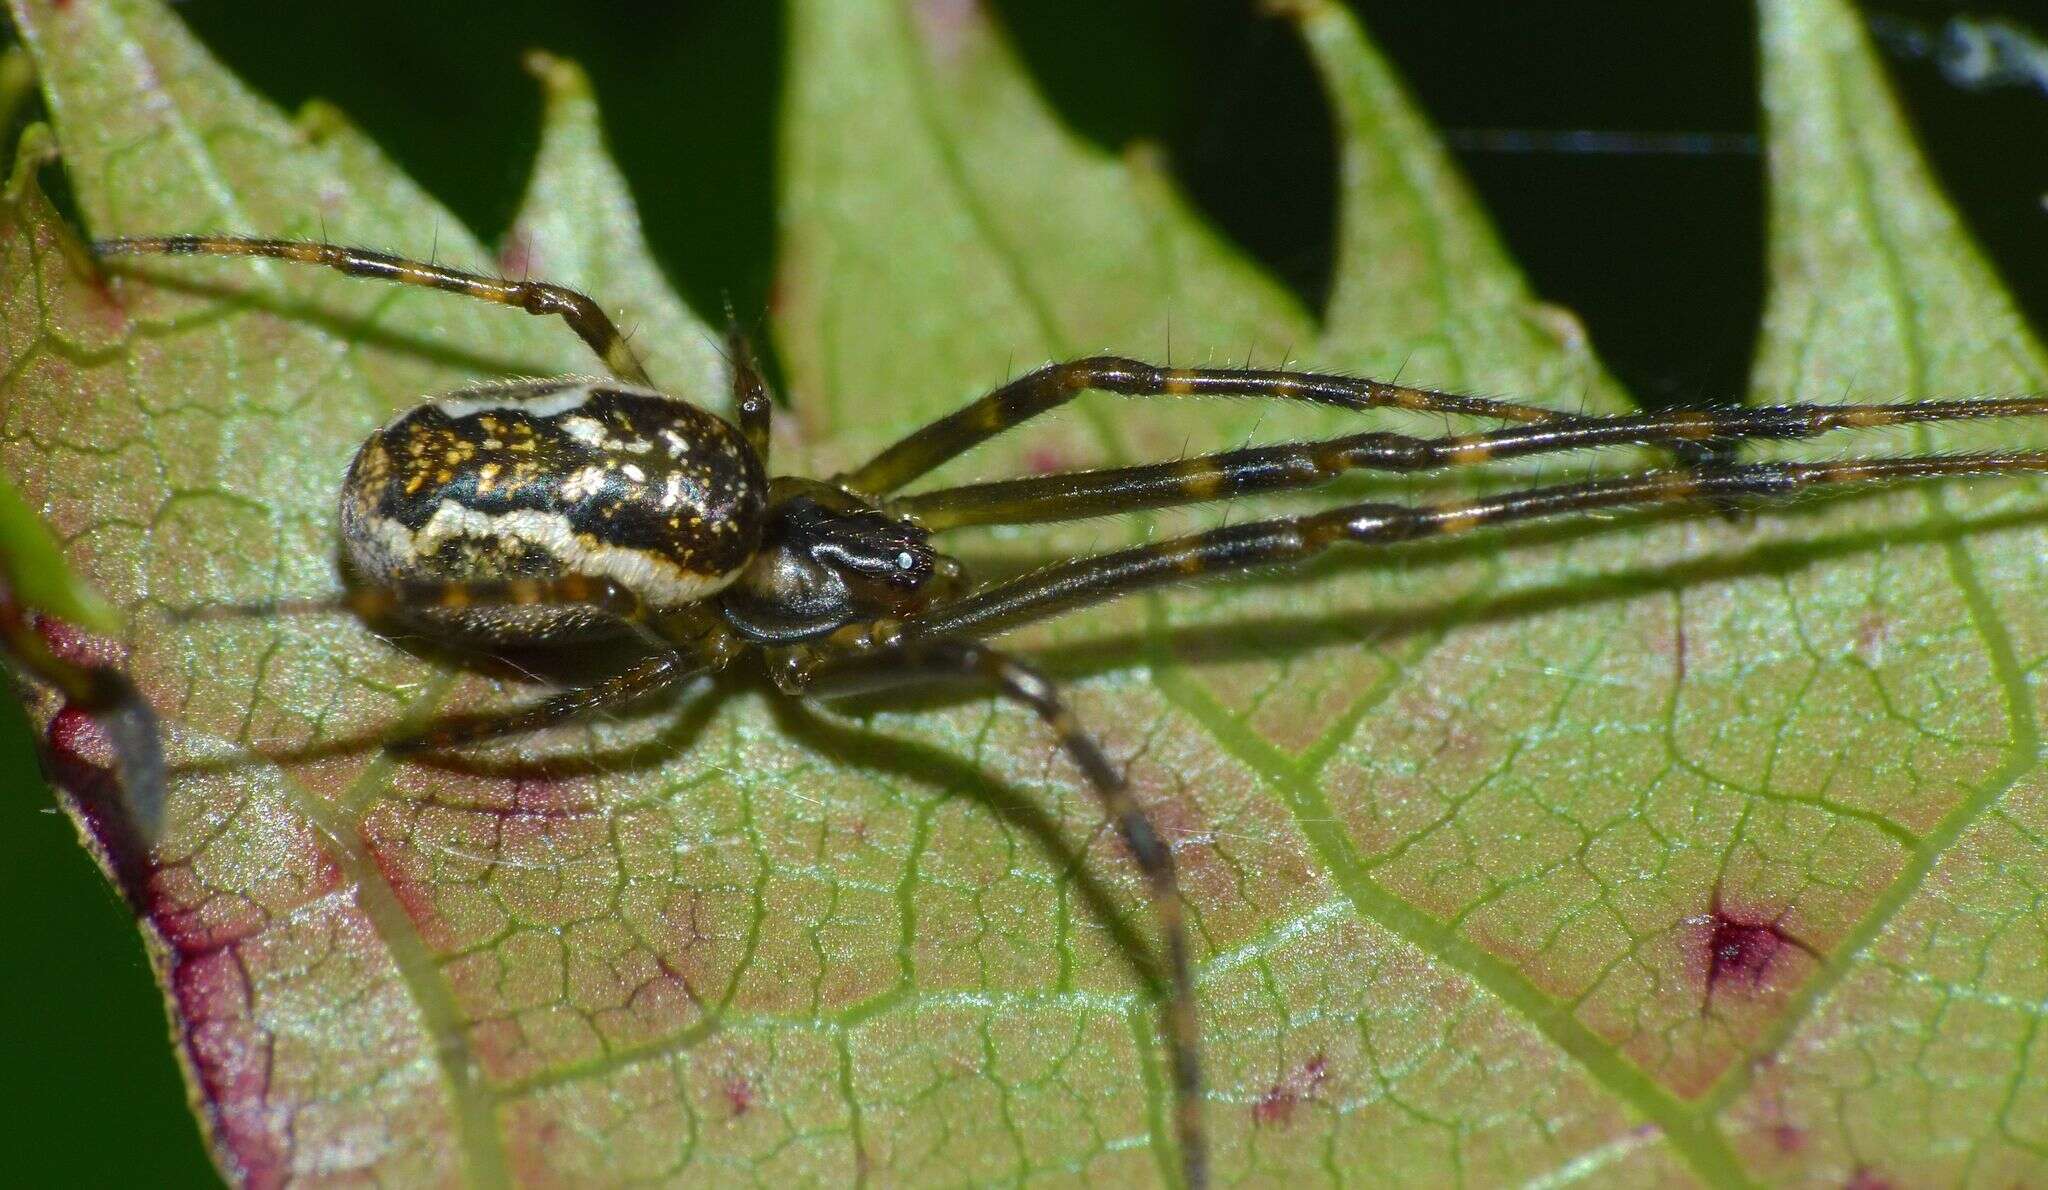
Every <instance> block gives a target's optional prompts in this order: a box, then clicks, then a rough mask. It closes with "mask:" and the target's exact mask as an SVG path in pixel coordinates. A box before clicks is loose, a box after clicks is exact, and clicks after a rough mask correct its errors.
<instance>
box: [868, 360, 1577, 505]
mask: <svg viewBox="0 0 2048 1190" xmlns="http://www.w3.org/2000/svg"><path fill="white" fill-rule="evenodd" d="M1091 389H1092V390H1096V391H1100V392H1108V393H1116V394H1119V395H1121V396H1127V397H1194V396H1215V397H1271V398H1274V399H1277V400H1283V401H1296V402H1300V403H1303V404H1308V405H1324V406H1332V407H1336V408H1340V409H1414V410H1420V411H1423V412H1430V413H1460V414H1465V415H1467V416H1471V417H1485V418H1493V419H1495V420H1498V421H1510V422H1541V421H1548V420H1551V419H1553V418H1557V417H1562V416H1565V415H1564V414H1562V413H1559V412H1558V411H1557V410H1554V409H1543V408H1539V407H1537V406H1535V405H1520V404H1516V403H1514V402H1512V401H1496V400H1492V399H1490V398H1487V397H1471V396H1464V395H1461V394H1458V393H1445V392H1437V391H1435V390H1433V389H1426V388H1410V387H1409V386H1407V385H1404V384H1392V383H1389V382H1387V381H1384V380H1368V379H1365V378H1362V377H1356V376H1340V375H1335V374H1332V373H1327V372H1286V371H1275V370H1268V369H1258V368H1162V367H1160V366H1158V365H1157V364H1148V363H1144V362H1141V361H1139V360H1134V359H1124V358H1122V357H1120V356H1112V355H1104V356H1095V357H1092V358H1089V359H1078V360H1071V361H1069V362H1067V363H1061V364H1047V365H1046V366H1045V367H1043V368H1040V369H1038V370H1037V371H1035V372H1030V373H1027V374H1026V375H1023V376H1020V377H1018V378H1017V379H1015V380H1012V381H1011V382H1009V383H1008V384H1005V385H1003V386H1002V387H1001V388H999V389H996V390H995V391H994V392H992V393H990V394H988V395H987V396H985V397H982V398H981V399H980V400H977V401H973V402H971V403H969V404H967V405H965V406H963V407H961V408H960V409H959V410H957V411H955V412H953V413H950V414H947V415H946V416H945V417H942V418H939V419H938V420H937V421H934V422H932V423H930V424H928V425H926V426H924V427H923V428H922V429H919V430H916V431H914V432H912V433H911V434H910V435H909V436H907V437H905V438H903V439H901V440H900V441H898V442H897V443H895V445H893V446H890V447H887V448H885V449H884V450H883V451H882V453H880V454H878V455H876V456H875V457H874V458H872V459H869V460H868V461H867V462H866V463H863V464H862V465H860V466H859V467H856V468H854V469H853V470H851V471H848V472H845V473H843V474H841V475H839V476H836V477H835V478H834V480H833V482H835V483H837V484H839V485H841V486H842V487H845V488H847V489H848V490H850V491H855V492H859V493H861V494H863V495H866V496H870V497H880V496H886V495H888V494H889V493H890V492H893V491H895V490H896V489H898V488H900V487H902V486H903V485H904V484H907V483H909V482H910V481H911V480H913V479H916V478H917V477H918V476H920V475H923V474H925V473H926V472H928V471H930V470H931V469H932V468H934V467H937V466H938V465H939V464H941V463H944V462H946V461H947V460H949V459H952V458H954V457H956V456H958V455H961V454H964V453H966V452H967V451H969V450H971V449H973V448H974V447H976V446H979V445H981V444H982V443H983V442H986V441H988V440H989V439H990V438H993V437H995V436H996V435H998V434H1001V433H1003V432H1004V431H1006V430H1010V429H1014V428H1015V427H1017V426H1019V425H1022V424H1023V423H1024V422H1027V421H1029V420H1031V419H1032V418H1034V417H1037V416H1038V415H1039V414H1041V413H1045V412H1047V411H1049V410H1053V409H1057V408H1059V407H1060V406H1061V405H1064V404H1066V403H1067V402H1068V401H1071V400H1073V399H1074V398H1075V397H1077V396H1079V395H1081V394H1082V393H1084V392H1088V391H1090V390H1091Z"/></svg>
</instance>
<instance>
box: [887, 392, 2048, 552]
mask: <svg viewBox="0 0 2048 1190" xmlns="http://www.w3.org/2000/svg"><path fill="white" fill-rule="evenodd" d="M2042 415H2048V398H2043V397H2011V398H2003V399H1998V400H1977V401H1915V402H1908V403H1902V404H1894V405H1775V406H1762V407H1756V408H1727V409H1678V410H1666V411H1664V412H1660V413H1642V414H1634V415H1629V416H1622V417H1564V418H1559V419H1557V420H1555V421H1548V422H1537V423H1534V424H1530V425H1516V426H1507V427H1504V428H1501V429H1497V430H1489V431H1486V432H1483V433H1475V434H1456V435H1446V436H1444V437H1441V438H1417V437H1411V436H1409V435H1405V434H1393V433H1381V432H1372V433H1364V434H1352V435H1349V436H1346V437H1343V438H1331V439H1326V440H1323V441H1319V442H1291V443H1282V444H1278V445H1274V446H1261V447H1253V448H1250V449H1246V450H1233V451H1225V452H1222V453H1219V454H1211V455H1199V456H1196V457H1194V458H1188V459H1181V460H1177V461H1175V462H1171V463H1152V464H1148V465H1144V466H1136V467H1117V468H1111V469H1107V470H1101V471H1076V472H1068V473H1064V474H1057V475H1038V476H1031V477H1029V478H1024V479H1007V480H999V481H996V482H993V483H976V484H966V485H963V486H961V487H954V488H941V489H939V490H937V491H932V492H920V493H918V494H916V495H912V496H900V497H897V498H896V499H893V500H890V501H888V502H887V503H886V504H885V505H884V507H885V508H886V509H887V510H888V511H889V512H891V513H894V514H896V515H898V516H903V517H908V518H909V519H910V520H912V521H915V522H916V523H918V524H920V525H922V526H924V527H925V528H926V529H929V530H932V531H934V532H936V531H938V530H941V529H951V528H955V527H958V526H961V525H990V524H995V525H1018V524H1031V523H1036V522H1041V521H1069V520H1081V519H1085V518H1087V517H1095V516H1107V515H1111V514H1114V513H1121V512H1134V511H1137V510H1140V509H1147V508H1164V507H1169V506H1172V505H1178V504H1201V503H1206V502H1208V501H1212V500H1227V499H1230V498H1232V497H1234V496H1242V495H1246V494H1249V493H1253V492H1272V491H1282V490H1286V489H1291V488H1303V487H1311V486H1314V485H1316V484H1321V483H1325V482H1327V481H1329V480H1331V479H1333V478H1335V477H1336V476H1338V475H1341V474H1343V473H1345V472H1347V471H1354V470H1369V471H1391V472H1413V471H1429V470H1435V469H1437V468H1442V467H1463V466H1471V465H1475V464H1479V463H1485V462H1491V461H1494V460H1498V459H1513V458H1525V457H1527V456H1530V455H1543V454H1553V453H1557V452H1561V451H1570V450H1585V449H1588V448H1592V447H1601V446H1614V445H1619V444H1623V443H1635V444H1639V445H1646V446H1669V447H1675V448H1692V449H1693V450H1694V451H1695V452H1696V454H1697V457H1696V458H1693V459H1687V460H1686V461H1687V462H1688V463H1689V464H1691V465H1692V467H1693V468H1694V469H1697V470H1700V471H1702V472H1704V473H1707V474H1714V473H1717V472H1720V471H1725V470H1726V469H1727V468H1728V466H1729V465H1730V464H1731V463H1732V462H1733V460H1732V459H1730V458H1725V457H1716V451H1722V450H1724V448H1728V447H1732V446H1734V445H1736V444H1738V443H1741V442H1745V441H1751V440H1757V439H1774V440H1775V439H1795V438H1814V437H1818V436H1820V435H1822V434H1826V433H1829V432H1832V431H1835V430H1843V429H1871V428H1875V427H1879V426H1897V425H1907V424H1911V423H1918V422H1938V421H1963V420H1971V419H1985V418H2008V417H2039V416H2042Z"/></svg>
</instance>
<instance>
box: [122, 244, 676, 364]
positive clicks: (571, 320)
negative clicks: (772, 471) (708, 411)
mask: <svg viewBox="0 0 2048 1190" xmlns="http://www.w3.org/2000/svg"><path fill="white" fill-rule="evenodd" d="M92 249H93V251H94V252H95V253H97V254H99V255H101V256H140V255H152V256H267V257H270V258H272V259H275V260H290V261H297V262H299V263H301V264H316V265H324V266H325V267H327V268H331V269H335V270H338V271H340V272H343V273H347V274H348V275H349V276H351V277H374V278H376V279H378V280H382V281H394V282H397V283H398V284H400V285H419V286H424V287H426V288H428V289H441V290H446V291H447V292H449V293H459V294H462V295H464V296H466V297H473V298H477V299H479V300H481V301H486V302H496V303H497V304H498V305H501V306H513V307H516V308H518V309H521V310H524V311H526V312H527V313H528V314H538V315H541V316H543V317H545V316H547V315H551V314H559V315H561V316H562V321H564V322H566V323H568V324H569V329H571V330H573V331H575V332H576V334H577V335H578V336H579V337H580V338H582V340H583V341H584V342H585V343H587V344H589V346H590V350H591V351H593V352H595V353H596V354H597V357H598V358H599V359H601V360H603V361H604V366H605V367H606V368H607V369H608V370H610V372H611V373H612V375H614V376H616V377H618V378H619V379H621V380H624V381H627V382H628V383H631V384H638V385H643V386H646V387H652V382H651V381H649V380H648V379H647V372H646V371H645V369H643V368H642V367H641V366H640V361H639V360H638V359H637V358H635V357H634V355H633V349H632V347H631V346H629V345H628V344H627V342H626V336H624V335H622V334H620V333H619V328H618V327H617V326H615V325H614V324H613V323H612V320H611V317H610V316H609V315H607V314H606V313H605V312H604V309H603V308H602V307H600V306H599V305H598V304H597V303H596V302H594V301H592V300H591V299H589V298H588V297H585V296H584V295H583V294H580V293H578V292H576V291H575V290H573V289H567V288H564V287H562V286H560V285H551V284H548V283H547V282H545V281H508V280H505V279H503V278H500V277H487V276H484V275H483V274H481V273H468V272H463V271H462V270H460V269H451V268H447V267H444V266H442V265H438V264H431V263H428V262H426V261H420V260H407V259H406V258H404V257H402V256H392V255H390V254H388V253H384V252H372V251H370V250H368V249H365V248H348V247H343V246H341V245H339V244H316V243H309V242H304V241H298V240H266V239H255V238H250V237H245V236H124V237H120V238H117V239H110V240H98V241H96V242H94V244H93V246H92Z"/></svg>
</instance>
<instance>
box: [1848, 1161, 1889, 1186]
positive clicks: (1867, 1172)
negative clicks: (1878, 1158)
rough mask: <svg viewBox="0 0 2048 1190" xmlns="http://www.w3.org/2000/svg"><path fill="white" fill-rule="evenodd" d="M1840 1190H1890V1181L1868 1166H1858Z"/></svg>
mask: <svg viewBox="0 0 2048 1190" xmlns="http://www.w3.org/2000/svg"><path fill="white" fill-rule="evenodd" d="M1842 1190H1892V1180H1891V1179H1890V1178H1888V1177H1885V1176H1884V1175H1883V1174H1881V1173H1879V1172H1877V1171H1876V1170H1874V1169H1872V1168H1870V1167H1869V1166H1868V1165H1859V1166H1857V1167H1856V1172H1854V1173H1852V1174H1850V1175H1849V1180H1848V1181H1846V1182H1843V1183H1842Z"/></svg>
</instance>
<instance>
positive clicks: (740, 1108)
mask: <svg viewBox="0 0 2048 1190" xmlns="http://www.w3.org/2000/svg"><path fill="white" fill-rule="evenodd" d="M718 1090H719V1093H720V1094H722V1095H724V1096H725V1105H726V1106H727V1107H729V1108H731V1109H732V1115H733V1118H734V1119H738V1118H739V1117H741V1116H744V1115H746V1114H747V1113H748V1112H749V1111H752V1110H753V1108H754V1084H752V1083H750V1082H748V1081H747V1080H746V1079H745V1078H744V1077H742V1076H740V1075H733V1076H732V1077H731V1078H728V1079H726V1080H725V1082H723V1083H721V1084H720V1085H719V1088H718Z"/></svg>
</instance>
